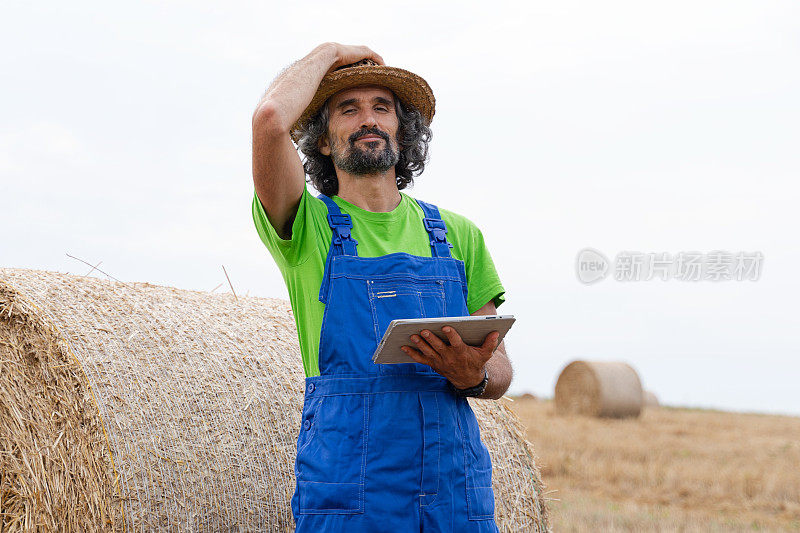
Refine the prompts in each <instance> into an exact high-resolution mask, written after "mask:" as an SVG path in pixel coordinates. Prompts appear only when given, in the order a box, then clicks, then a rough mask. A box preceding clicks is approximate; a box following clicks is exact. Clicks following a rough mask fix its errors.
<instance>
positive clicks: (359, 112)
mask: <svg viewBox="0 0 800 533" xmlns="http://www.w3.org/2000/svg"><path fill="white" fill-rule="evenodd" d="M328 106H329V108H328V111H329V113H328V116H329V118H328V135H327V138H325V137H323V138H322V139H321V140H320V152H321V153H322V154H324V155H329V156H331V159H332V160H333V164H334V165H335V166H336V167H337V168H339V169H341V170H344V171H345V172H349V173H350V174H355V175H367V174H376V173H380V172H385V171H387V170H389V169H390V168H392V167H394V166H395V165H396V164H397V162H398V160H399V159H400V150H399V148H398V145H397V128H398V124H399V122H398V118H397V114H396V113H395V108H394V94H392V92H391V91H390V90H388V89H385V88H383V87H373V86H365V87H354V88H352V89H347V90H344V91H342V92H339V93H336V94H335V95H333V96H332V97H331V99H330V101H329V102H328Z"/></svg>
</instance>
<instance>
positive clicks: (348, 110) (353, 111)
mask: <svg viewBox="0 0 800 533" xmlns="http://www.w3.org/2000/svg"><path fill="white" fill-rule="evenodd" d="M355 112H356V110H355V109H345V110H344V111H343V112H342V114H343V115H352V114H353V113H355Z"/></svg>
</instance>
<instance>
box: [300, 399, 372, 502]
mask: <svg viewBox="0 0 800 533" xmlns="http://www.w3.org/2000/svg"><path fill="white" fill-rule="evenodd" d="M319 402H320V403H319V405H318V406H317V409H316V410H315V411H314V415H313V418H310V417H306V418H305V419H304V421H303V427H302V428H301V430H300V431H306V432H308V435H307V437H306V439H305V440H304V442H303V444H302V445H301V447H300V448H299V449H298V452H297V486H298V491H299V509H300V514H357V513H363V512H364V473H365V469H366V457H367V453H366V452H367V434H368V430H369V420H368V417H369V409H368V405H367V402H368V399H367V395H365V394H345V395H331V396H324V397H322V398H320V399H319Z"/></svg>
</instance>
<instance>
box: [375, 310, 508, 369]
mask: <svg viewBox="0 0 800 533" xmlns="http://www.w3.org/2000/svg"><path fill="white" fill-rule="evenodd" d="M514 320H515V318H514V315H478V316H447V317H441V318H406V319H400V320H392V321H391V322H390V323H389V327H387V328H386V332H385V333H384V334H383V339H381V342H380V343H379V344H378V348H377V349H376V350H375V353H374V354H373V355H372V362H373V363H380V364H384V365H386V364H388V365H392V364H397V363H416V361H414V360H413V359H411V357H410V356H409V355H408V354H406V353H405V352H404V351H403V350H401V349H400V347H401V346H411V347H412V348H414V347H415V346H416V345H415V344H414V341H412V340H411V335H414V334H417V335H419V332H420V331H422V330H423V329H427V330H430V331H431V332H432V333H434V334H435V335H436V336H437V337H439V338H440V339H442V340H443V341H445V342H447V335H445V334H444V332H443V331H442V328H443V327H444V326H451V327H452V328H453V329H455V330H456V331H457V332H458V334H459V335H461V338H462V339H463V340H464V342H465V343H466V344H469V345H470V346H480V345H482V344H483V341H484V340H485V339H486V335H488V334H489V333H491V332H492V331H497V332H498V333H500V337H498V339H497V344H498V345H499V344H500V342H501V341H502V340H503V337H505V335H506V333H507V332H508V330H509V329H511V325H512V324H513V323H514Z"/></svg>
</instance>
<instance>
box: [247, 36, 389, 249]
mask: <svg viewBox="0 0 800 533" xmlns="http://www.w3.org/2000/svg"><path fill="white" fill-rule="evenodd" d="M365 58H369V59H372V60H373V61H375V62H376V63H378V64H380V65H383V59H382V58H381V57H380V56H379V55H378V54H376V53H375V52H373V51H372V50H370V49H369V48H367V47H366V46H345V45H341V44H338V43H325V44H321V45H319V46H317V47H316V48H314V50H312V51H311V53H310V54H308V55H307V56H306V57H304V58H303V59H301V60H299V61H297V62H295V63H294V64H292V65H291V66H290V67H289V68H287V69H286V70H284V71H283V72H282V73H281V74H280V75H278V77H277V78H275V80H274V81H273V82H272V84H271V85H270V87H269V89H267V92H266V93H265V94H264V96H263V97H262V98H261V101H260V102H259V103H258V106H257V107H256V110H255V112H254V113H253V182H254V184H255V189H256V194H257V195H258V199H259V200H261V204H262V205H263V206H264V209H265V211H266V212H267V217H268V218H269V221H270V223H271V224H272V226H273V227H274V228H275V230H276V231H277V232H278V235H280V236H281V237H282V238H284V239H288V238H290V237H291V234H292V221H293V220H294V216H295V215H296V214H297V206H298V204H299V203H300V197H301V196H302V194H303V188H304V187H305V181H306V180H305V172H304V171H303V164H302V162H301V161H300V157H299V156H298V154H297V150H296V149H295V147H294V144H292V140H291V137H290V136H289V134H290V130H291V128H292V125H293V124H294V123H295V121H297V119H298V118H300V115H302V114H303V111H304V110H305V108H306V107H307V106H308V104H309V103H311V99H312V98H313V97H314V94H315V93H316V91H317V87H318V86H319V83H320V81H322V78H323V77H324V76H325V74H326V73H327V72H328V71H329V70H331V69H334V68H336V67H339V66H342V65H348V64H350V63H355V62H357V61H360V60H362V59H365Z"/></svg>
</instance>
